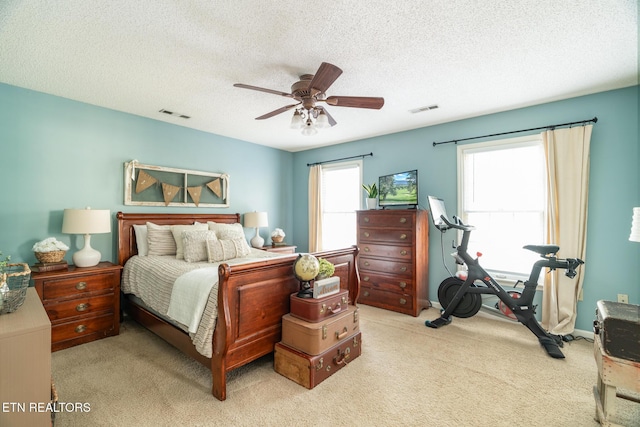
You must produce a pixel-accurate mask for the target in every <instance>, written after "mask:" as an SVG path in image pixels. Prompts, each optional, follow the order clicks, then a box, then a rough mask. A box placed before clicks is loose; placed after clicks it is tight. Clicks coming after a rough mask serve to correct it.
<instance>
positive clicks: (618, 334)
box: [593, 300, 640, 362]
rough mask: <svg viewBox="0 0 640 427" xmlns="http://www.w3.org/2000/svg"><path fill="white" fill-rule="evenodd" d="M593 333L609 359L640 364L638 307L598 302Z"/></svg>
mask: <svg viewBox="0 0 640 427" xmlns="http://www.w3.org/2000/svg"><path fill="white" fill-rule="evenodd" d="M593 332H594V333H595V334H596V335H599V336H600V341H601V343H602V349H603V350H604V352H605V353H606V354H607V355H608V356H611V357H618V358H620V359H625V360H630V361H632V362H640V306H639V305H635V304H624V303H620V302H613V301H603V300H600V301H598V302H597V303H596V320H595V321H594V322H593Z"/></svg>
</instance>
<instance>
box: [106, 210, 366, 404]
mask: <svg viewBox="0 0 640 427" xmlns="http://www.w3.org/2000/svg"><path fill="white" fill-rule="evenodd" d="M117 221H118V263H119V264H120V265H122V266H124V264H125V263H126V262H127V260H128V259H129V258H130V257H131V256H133V255H135V254H137V245H136V241H135V232H134V228H133V225H134V224H145V223H146V222H147V221H148V222H153V223H155V224H159V225H165V224H169V225H173V224H193V223H194V221H197V222H207V221H214V222H218V223H228V224H231V223H237V222H240V215H239V214H166V213H165V214H149V213H123V212H118V214H117ZM357 254H358V249H357V247H355V246H353V247H351V248H348V249H343V250H336V251H326V252H320V253H316V254H315V255H316V256H321V257H323V258H325V259H327V260H329V261H331V262H332V263H333V264H334V265H335V267H336V272H335V275H336V276H339V277H340V286H341V287H342V288H344V289H348V290H349V296H350V301H351V304H354V305H355V303H356V302H357V299H358V292H359V286H360V285H359V278H358V272H357V267H356V256H357ZM296 257H297V255H295V254H292V255H290V256H285V257H282V258H277V259H268V260H265V261H259V262H255V263H250V264H244V265H238V266H233V267H231V266H229V265H228V264H224V263H223V264H221V265H220V267H219V269H218V275H219V284H218V319H217V324H216V328H215V332H214V334H213V353H212V354H213V355H212V357H211V358H210V359H209V358H207V357H204V356H203V355H201V354H200V353H198V352H197V350H196V348H195V346H194V345H193V343H192V342H191V338H190V337H189V335H188V334H187V333H185V332H184V331H182V330H181V329H180V328H177V327H175V326H173V325H171V324H170V323H168V322H166V321H165V320H163V319H161V318H160V317H158V316H156V315H155V314H153V313H151V312H150V311H148V310H146V309H145V308H143V307H141V306H139V305H137V304H136V303H135V302H134V301H133V300H131V299H129V297H128V296H127V295H122V298H123V301H122V306H123V308H124V310H125V311H126V312H127V314H129V315H130V316H131V317H132V318H133V319H134V320H136V321H137V322H138V323H140V324H142V325H143V326H145V327H146V328H147V329H149V330H150V331H152V332H154V333H155V334H156V335H158V336H160V337H161V338H163V339H164V340H165V341H167V342H169V343H170V344H172V345H173V346H175V347H176V348H178V349H179V350H181V351H182V352H183V353H185V354H187V355H189V356H191V357H193V358H194V359H196V360H198V361H199V362H200V363H202V364H203V365H205V366H208V367H210V368H211V377H212V394H213V395H214V396H215V397H216V398H218V399H219V400H225V399H226V397H227V390H226V383H227V381H226V374H227V373H228V372H229V371H231V370H233V369H236V368H238V367H240V366H243V365H245V364H247V363H249V362H251V361H253V360H256V359H258V358H259V357H262V356H264V355H265V354H269V353H271V352H273V351H274V345H275V344H276V343H277V342H279V341H280V339H281V320H282V316H283V315H285V314H287V313H288V312H289V296H290V295H291V294H292V293H294V292H296V291H297V290H298V289H299V286H300V285H299V283H298V281H297V280H296V279H295V277H294V276H293V272H292V265H293V261H294V260H295V259H296Z"/></svg>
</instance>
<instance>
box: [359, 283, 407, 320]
mask: <svg viewBox="0 0 640 427" xmlns="http://www.w3.org/2000/svg"><path fill="white" fill-rule="evenodd" d="M413 301H414V298H412V297H411V295H403V294H399V293H396V292H389V291H384V290H382V289H375V288H369V287H367V286H362V289H361V290H360V296H359V297H358V302H359V303H363V304H366V305H372V306H374V307H381V308H393V309H397V311H403V312H408V313H410V312H411V311H413Z"/></svg>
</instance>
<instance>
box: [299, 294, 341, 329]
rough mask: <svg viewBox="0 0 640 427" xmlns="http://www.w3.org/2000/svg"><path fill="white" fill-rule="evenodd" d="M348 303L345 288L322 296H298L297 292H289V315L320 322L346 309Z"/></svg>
mask: <svg viewBox="0 0 640 427" xmlns="http://www.w3.org/2000/svg"><path fill="white" fill-rule="evenodd" d="M348 305H349V291H348V290H347V289H344V290H341V291H340V292H338V293H337V294H335V295H329V296H327V297H323V298H300V297H299V296H297V294H291V297H290V307H291V309H290V312H291V315H292V316H293V317H297V318H298V319H302V320H306V321H307V322H321V321H323V320H324V319H326V318H329V317H331V316H333V315H336V314H338V313H340V312H342V311H344V310H346V309H347V307H348Z"/></svg>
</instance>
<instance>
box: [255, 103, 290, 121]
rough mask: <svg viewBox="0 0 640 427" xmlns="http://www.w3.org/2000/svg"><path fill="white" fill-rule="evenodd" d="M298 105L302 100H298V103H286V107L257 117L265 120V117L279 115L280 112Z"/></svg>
mask: <svg viewBox="0 0 640 427" xmlns="http://www.w3.org/2000/svg"><path fill="white" fill-rule="evenodd" d="M298 105H300V102H298V103H297V104H291V105H285V106H284V107H280V108H278V109H277V110H273V111H272V112H270V113H267V114H264V115H262V116H260V117H256V120H264V119H268V118H269V117H273V116H277V115H278V114H281V113H284V112H285V111H287V110H290V109H292V108H293V107H296V106H298Z"/></svg>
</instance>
